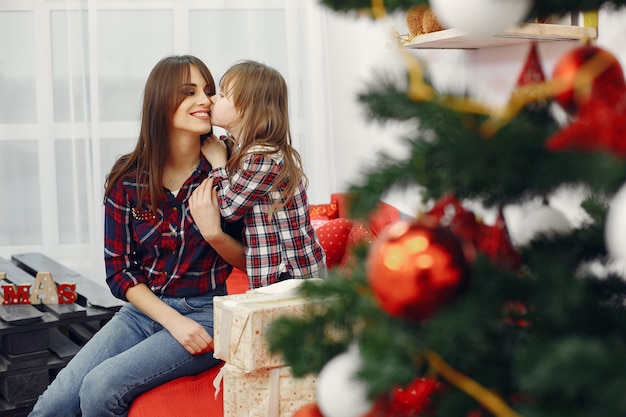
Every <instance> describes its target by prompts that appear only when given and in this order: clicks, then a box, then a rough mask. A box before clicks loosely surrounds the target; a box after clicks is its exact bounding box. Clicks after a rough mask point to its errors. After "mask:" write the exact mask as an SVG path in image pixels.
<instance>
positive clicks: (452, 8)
mask: <svg viewBox="0 0 626 417" xmlns="http://www.w3.org/2000/svg"><path fill="white" fill-rule="evenodd" d="M531 6H532V0H430V7H431V8H432V10H433V11H434V12H435V14H436V15H437V18H438V19H439V20H440V21H441V22H442V23H443V25H444V26H445V27H447V28H455V29H459V30H461V31H463V32H465V33H466V34H467V35H469V36H471V37H476V38H486V37H489V36H495V35H498V34H500V33H503V32H504V31H505V30H507V29H509V28H511V27H513V26H515V25H518V24H519V23H521V22H522V21H523V20H524V18H526V16H527V15H528V13H529V11H530V7H531Z"/></svg>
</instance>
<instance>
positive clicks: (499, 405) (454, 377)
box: [424, 351, 522, 417]
mask: <svg viewBox="0 0 626 417" xmlns="http://www.w3.org/2000/svg"><path fill="white" fill-rule="evenodd" d="M424 357H425V358H426V361H427V362H428V363H429V365H430V366H431V367H432V368H433V369H434V370H435V372H437V373H438V374H439V375H441V376H442V377H443V378H445V379H446V380H447V381H448V382H449V383H451V384H452V385H454V386H456V387H457V388H459V389H460V390H461V391H464V392H465V393H466V394H468V395H470V396H472V397H473V398H474V399H476V401H478V402H479V403H480V404H481V405H482V406H483V407H485V408H486V409H487V410H489V411H490V412H491V413H492V414H494V415H495V416H497V417H522V416H521V414H518V413H517V412H516V411H515V410H513V409H512V408H510V407H509V406H508V405H507V403H506V402H505V401H504V400H503V399H502V397H500V396H499V395H497V394H495V393H494V392H492V391H489V390H488V389H486V388H485V387H483V386H482V385H480V384H479V383H478V382H476V381H474V380H473V379H471V378H468V377H467V376H465V375H463V374H462V373H460V372H459V371H457V370H456V369H454V368H452V367H451V366H450V365H448V364H447V363H446V362H445V361H444V360H443V359H442V358H441V356H439V355H438V354H437V353H435V352H433V351H427V352H426V353H424Z"/></svg>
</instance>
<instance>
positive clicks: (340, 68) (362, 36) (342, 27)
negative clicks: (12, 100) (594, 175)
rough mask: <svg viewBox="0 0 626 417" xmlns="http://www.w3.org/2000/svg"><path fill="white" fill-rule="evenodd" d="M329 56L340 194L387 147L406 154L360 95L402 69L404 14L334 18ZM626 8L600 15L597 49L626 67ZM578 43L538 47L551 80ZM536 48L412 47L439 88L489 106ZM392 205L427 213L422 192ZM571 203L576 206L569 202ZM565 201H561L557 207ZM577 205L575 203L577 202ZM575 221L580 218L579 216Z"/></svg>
mask: <svg viewBox="0 0 626 417" xmlns="http://www.w3.org/2000/svg"><path fill="white" fill-rule="evenodd" d="M327 22H328V28H327V36H328V39H329V43H328V59H329V68H330V84H331V88H330V91H331V101H330V103H329V105H330V106H332V120H331V126H332V135H333V139H334V144H333V149H334V151H335V153H336V158H337V160H336V165H335V172H336V180H335V183H334V190H333V191H335V190H338V191H344V190H345V189H346V188H347V186H348V185H349V184H351V183H352V182H354V181H358V178H359V174H360V171H361V169H362V168H363V167H365V166H367V165H368V164H369V163H370V162H371V161H372V160H374V159H375V156H376V153H377V152H379V151H380V150H382V149H384V150H386V151H389V152H394V153H395V152H402V151H403V149H402V147H401V145H400V144H399V142H398V136H399V134H401V132H402V126H379V125H377V124H372V123H369V122H368V121H367V120H366V119H365V117H364V114H363V108H362V107H361V105H360V104H359V103H357V100H356V95H357V94H358V92H359V91H363V89H364V88H365V86H366V85H367V84H368V83H369V82H372V80H373V79H374V77H373V75H374V72H375V71H377V70H378V69H380V68H382V67H384V68H387V69H391V70H392V71H397V70H402V65H403V64H402V62H401V60H400V59H399V58H398V51H397V50H395V49H394V48H393V47H392V46H391V45H393V43H394V41H395V36H396V34H397V33H399V34H404V33H407V32H408V30H406V24H405V22H404V16H402V15H396V16H392V17H391V18H390V19H388V20H386V21H380V20H379V21H373V20H371V19H369V18H365V17H361V18H358V19H357V18H355V17H354V16H352V15H345V14H338V13H330V14H329V17H328V19H327ZM625 38H626V11H620V12H608V11H605V10H601V11H600V14H599V38H598V40H597V44H598V45H599V46H601V47H603V48H606V49H608V50H609V51H610V52H612V53H613V54H615V55H616V56H617V57H618V59H619V60H620V62H621V63H622V66H624V65H626V44H624V43H623V39H625ZM579 45H580V43H579V42H546V43H539V44H538V51H539V56H540V59H541V62H542V67H543V70H544V73H545V76H546V77H547V78H549V77H550V75H551V73H552V70H553V67H554V65H555V63H556V61H557V60H558V58H559V57H560V56H562V54H564V53H565V52H567V51H568V50H570V49H571V48H575V47H577V46H579ZM528 49H529V45H521V46H514V47H497V48H487V49H482V50H477V51H459V50H412V51H411V52H412V53H415V54H416V55H417V56H418V57H419V58H421V59H423V60H424V61H425V63H426V71H427V72H428V73H429V75H430V76H431V79H432V81H433V84H434V85H435V87H436V88H437V89H438V90H440V91H443V90H445V91H458V92H463V91H464V90H465V89H467V90H468V91H470V92H471V94H472V95H473V96H474V97H476V98H479V99H480V100H482V101H484V102H485V103H487V104H491V105H494V106H499V105H502V104H504V103H506V101H507V100H508V97H509V95H510V93H511V91H512V89H513V88H514V86H515V83H516V81H517V78H518V76H519V72H520V70H521V68H522V65H523V64H524V62H525V60H526V57H527V53H528ZM385 200H387V201H389V202H391V203H392V204H395V205H396V206H398V207H399V208H400V209H401V210H402V211H404V212H406V213H408V214H415V213H417V211H418V210H419V209H420V208H421V207H420V205H419V199H418V195H417V191H415V192H413V193H407V195H400V194H399V193H397V192H395V193H391V194H390V195H388V196H386V197H385ZM565 201H568V202H569V201H570V200H568V199H566V200H565ZM557 203H558V202H557ZM570 205H571V204H570ZM570 216H571V217H572V218H573V219H575V220H578V219H579V213H577V212H574V213H571V214H570Z"/></svg>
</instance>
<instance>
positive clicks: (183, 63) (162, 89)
mask: <svg viewBox="0 0 626 417" xmlns="http://www.w3.org/2000/svg"><path fill="white" fill-rule="evenodd" d="M192 65H193V66H195V67H196V68H197V69H198V71H200V74H202V77H203V78H204V80H205V81H206V82H207V84H208V87H209V91H208V93H209V94H211V95H213V94H215V81H214V80H213V75H211V72H210V71H209V69H208V68H207V66H206V65H205V64H204V62H202V61H201V60H200V59H199V58H197V57H195V56H192V55H180V56H179V55H174V56H168V57H165V58H163V59H161V60H160V61H159V62H158V63H157V64H156V65H155V66H154V68H153V69H152V71H151V72H150V75H149V76H148V80H147V81H146V86H145V89H144V94H143V107H142V114H141V129H140V131H139V138H138V140H137V144H136V146H135V149H134V150H133V151H132V152H131V153H129V154H126V155H123V156H122V157H120V158H119V159H118V160H117V161H116V162H115V164H114V165H113V168H112V169H111V172H110V173H109V175H107V180H106V184H105V192H104V196H105V197H104V198H105V200H106V196H107V195H108V194H109V192H110V191H111V188H112V187H113V184H115V182H116V181H118V180H119V179H120V178H122V177H125V176H133V177H134V178H135V179H136V180H137V195H138V200H139V203H140V204H142V203H144V200H146V199H147V198H149V200H150V201H149V203H148V204H147V206H149V207H150V209H151V210H152V211H154V212H156V209H157V207H159V206H160V204H161V203H162V202H163V201H165V200H166V197H165V192H164V191H163V185H162V178H163V169H164V168H165V159H166V157H167V153H168V151H169V148H168V146H169V145H168V133H169V130H170V125H171V123H172V118H173V117H174V113H175V112H176V109H178V106H180V103H182V102H183V100H184V99H185V94H184V91H182V90H181V89H180V86H181V85H183V84H186V83H188V82H189V80H190V77H191V75H190V74H191V66H192ZM200 140H201V139H200V137H198V141H200ZM148 196H149V197H148Z"/></svg>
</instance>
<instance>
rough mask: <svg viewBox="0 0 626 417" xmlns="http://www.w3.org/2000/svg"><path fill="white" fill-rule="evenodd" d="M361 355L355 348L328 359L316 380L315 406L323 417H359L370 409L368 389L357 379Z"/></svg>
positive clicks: (351, 347)
mask: <svg viewBox="0 0 626 417" xmlns="http://www.w3.org/2000/svg"><path fill="white" fill-rule="evenodd" d="M360 367H361V355H360V353H359V349H358V347H357V346H356V345H351V346H350V348H349V349H348V350H347V351H346V352H343V353H340V354H339V355H337V356H335V357H334V358H332V359H331V360H329V361H328V362H327V363H326V365H324V367H323V368H322V370H321V371H320V373H319V375H318V377H317V383H316V385H315V386H316V394H317V405H318V407H319V409H320V411H321V412H322V414H323V415H324V417H361V416H362V415H363V414H365V413H367V412H368V411H370V409H371V408H372V404H371V402H370V401H369V400H368V399H367V387H366V385H365V383H364V382H363V381H361V380H360V379H358V378H357V377H356V372H357V371H358V370H359V368H360Z"/></svg>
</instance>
